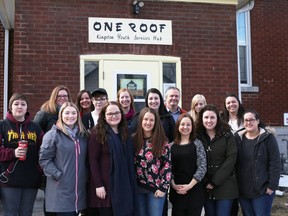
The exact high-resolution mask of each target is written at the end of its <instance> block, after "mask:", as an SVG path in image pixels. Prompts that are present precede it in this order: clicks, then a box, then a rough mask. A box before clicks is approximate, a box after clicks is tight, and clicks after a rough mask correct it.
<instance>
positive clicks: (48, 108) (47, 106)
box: [41, 85, 72, 114]
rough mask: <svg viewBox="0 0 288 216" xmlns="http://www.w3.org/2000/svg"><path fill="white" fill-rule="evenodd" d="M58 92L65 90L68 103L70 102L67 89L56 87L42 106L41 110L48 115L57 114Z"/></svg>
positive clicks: (60, 86)
mask: <svg viewBox="0 0 288 216" xmlns="http://www.w3.org/2000/svg"><path fill="white" fill-rule="evenodd" d="M60 90H65V91H66V92H67V94H68V101H69V102H72V99H71V94H70V91H69V89H68V88H67V87H65V86H63V85H59V86H56V87H55V88H54V89H53V91H52V92H51V95H50V98H49V100H48V101H46V102H45V103H44V104H43V105H42V106H41V109H42V110H44V111H45V112H48V113H53V114H54V113H57V96H58V92H59V91H60Z"/></svg>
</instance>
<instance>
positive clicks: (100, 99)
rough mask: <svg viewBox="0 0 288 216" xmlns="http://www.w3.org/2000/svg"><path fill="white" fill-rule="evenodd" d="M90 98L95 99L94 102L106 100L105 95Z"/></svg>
mask: <svg viewBox="0 0 288 216" xmlns="http://www.w3.org/2000/svg"><path fill="white" fill-rule="evenodd" d="M92 100H93V101H95V102H103V101H105V100H107V98H106V97H102V98H93V99H92Z"/></svg>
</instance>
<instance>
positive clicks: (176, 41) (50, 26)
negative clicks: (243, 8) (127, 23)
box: [13, 0, 238, 115]
mask: <svg viewBox="0 0 288 216" xmlns="http://www.w3.org/2000/svg"><path fill="white" fill-rule="evenodd" d="M132 2H133V1H132V0H121V3H120V1H117V0H116V1H115V0H113V1H112V0H106V1H102V0H93V1H92V0H85V1H83V0H82V1H80V0H78V1H77V0H69V1H68V0H67V1H64V0H62V1H56V0H49V1H48V0H46V1H44V0H30V1H24V0H19V1H17V2H16V8H15V11H16V14H15V29H16V30H15V35H14V36H15V48H14V81H13V91H20V92H22V93H25V94H27V95H28V96H29V98H30V100H31V103H30V104H31V105H30V111H31V112H32V115H34V114H35V112H36V111H37V110H38V109H39V107H40V106H41V104H42V103H43V102H44V101H45V100H47V99H48V98H49V95H50V92H51V90H52V89H53V88H54V87H55V86H56V85H59V84H64V85H66V86H68V87H69V88H70V90H71V92H72V94H73V96H75V95H76V93H77V92H78V91H79V86H80V82H79V55H82V54H107V53H119V54H136V55H137V54H141V55H166V56H176V57H181V61H182V65H181V66H182V81H183V82H182V89H183V98H182V99H183V107H184V108H186V109H190V101H191V98H192V97H193V95H194V94H196V93H202V94H204V95H205V96H206V97H207V100H208V102H209V103H214V104H216V105H218V106H219V108H221V109H222V106H223V104H222V103H223V99H224V97H225V95H226V94H227V93H231V92H233V93H237V89H238V88H237V52H236V45H237V43H236V30H235V28H236V22H235V6H231V5H213V4H195V3H175V2H151V1H145V6H144V7H143V8H142V9H141V13H140V14H139V15H138V16H136V15H134V14H133V12H132V6H131V4H132ZM88 17H110V18H117V17H119V18H135V19H137V18H138V19H156V20H157V19H159V20H162V19H163V20H172V24H173V45H172V46H158V45H135V44H130V45H127V44H89V43H88V35H87V34H88Z"/></svg>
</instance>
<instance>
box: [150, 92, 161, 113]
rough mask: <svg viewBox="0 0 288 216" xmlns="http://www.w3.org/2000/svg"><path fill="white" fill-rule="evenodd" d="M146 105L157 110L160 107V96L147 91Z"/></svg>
mask: <svg viewBox="0 0 288 216" xmlns="http://www.w3.org/2000/svg"><path fill="white" fill-rule="evenodd" d="M147 101H148V107H149V108H151V109H154V110H156V111H157V112H158V109H159V107H160V97H159V95H158V94H156V93H149V95H148V100H147Z"/></svg>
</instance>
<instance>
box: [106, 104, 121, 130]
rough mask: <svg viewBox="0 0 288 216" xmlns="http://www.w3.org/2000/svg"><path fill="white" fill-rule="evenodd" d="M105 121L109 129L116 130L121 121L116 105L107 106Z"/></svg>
mask: <svg viewBox="0 0 288 216" xmlns="http://www.w3.org/2000/svg"><path fill="white" fill-rule="evenodd" d="M105 119H106V122H107V124H108V125H110V127H111V128H117V127H118V125H119V123H120V122H121V119H122V116H121V111H120V109H119V107H118V106H117V105H109V106H108V107H107V108H106V112H105Z"/></svg>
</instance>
